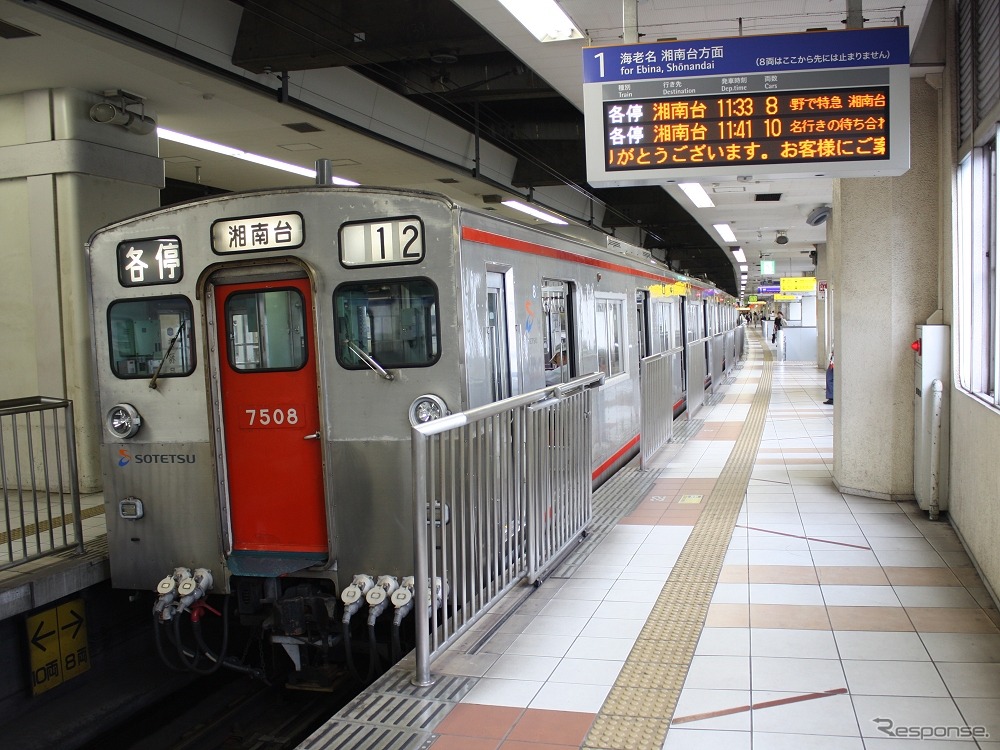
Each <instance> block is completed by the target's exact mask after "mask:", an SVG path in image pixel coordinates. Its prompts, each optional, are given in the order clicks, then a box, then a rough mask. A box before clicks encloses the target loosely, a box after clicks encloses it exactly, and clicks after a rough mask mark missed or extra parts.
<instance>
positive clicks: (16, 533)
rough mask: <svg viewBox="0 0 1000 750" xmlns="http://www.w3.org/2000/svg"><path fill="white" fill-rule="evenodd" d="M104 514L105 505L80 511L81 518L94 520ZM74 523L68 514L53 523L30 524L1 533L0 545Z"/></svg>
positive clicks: (44, 521)
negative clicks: (93, 518)
mask: <svg viewBox="0 0 1000 750" xmlns="http://www.w3.org/2000/svg"><path fill="white" fill-rule="evenodd" d="M102 513H104V506H103V505H98V506H95V507H93V508H83V509H82V510H81V511H80V518H82V519H83V518H92V517H93V516H99V515H101V514H102ZM72 523H73V514H72V513H66V514H65V515H62V516H56V517H55V518H53V519H52V520H51V521H49V520H48V519H45V520H42V521H40V522H39V523H38V524H37V525H36V524H34V523H29V524H28V525H27V526H25V527H24V528H23V529H19V528H15V529H11V530H10V532H6V531H0V544H6V543H7V542H8V541H18V540H20V539H21V538H23V537H25V536H28V537H31V536H34V535H35V534H38V533H45V532H46V531H48V530H49V529H57V528H59V527H60V526H66V525H69V524H72Z"/></svg>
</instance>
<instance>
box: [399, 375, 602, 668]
mask: <svg viewBox="0 0 1000 750" xmlns="http://www.w3.org/2000/svg"><path fill="white" fill-rule="evenodd" d="M603 379H604V376H603V374H601V373H595V374H592V375H587V376H584V377H581V378H577V379H575V380H572V381H570V382H569V383H566V384H564V385H558V386H553V387H550V388H545V389H542V390H539V391H533V392H532V393H527V394H524V395H522V396H515V397H514V398H509V399H505V400H504V401H499V402H497V403H494V404H489V405H487V406H482V407H479V408H477V409H471V410H469V411H466V412H462V413H461V414H453V415H450V416H447V417H443V418H441V419H438V420H435V421H433V422H428V423H426V424H423V425H419V426H417V427H414V428H413V430H412V455H413V502H414V527H413V528H414V531H413V538H414V558H415V559H414V592H413V597H414V612H415V617H416V622H417V623H418V626H417V628H416V676H415V678H414V682H415V683H416V684H419V685H429V684H430V682H431V679H430V664H431V661H432V660H433V659H434V658H435V657H436V656H437V655H439V654H440V653H441V652H442V651H443V650H444V649H445V648H447V646H448V645H449V644H450V643H452V642H453V641H454V639H455V638H456V637H457V636H459V635H460V634H461V633H463V632H465V630H467V629H468V628H469V627H470V626H471V625H472V624H473V623H474V622H475V621H476V620H477V619H479V617H480V616H481V615H482V614H483V613H484V612H485V611H486V610H487V609H488V608H489V607H490V605H491V604H493V603H494V602H495V601H496V600H497V599H499V598H500V597H501V596H502V595H503V594H504V593H506V592H507V591H508V590H509V589H510V588H511V587H513V586H514V585H515V584H516V583H518V582H519V581H521V580H522V579H525V578H527V579H528V580H529V581H531V582H535V581H536V580H537V579H538V578H539V577H540V576H541V575H542V574H543V572H544V571H545V570H546V569H547V567H548V566H549V565H550V564H551V563H552V562H553V561H554V560H556V559H558V557H559V556H560V555H561V553H562V552H563V551H564V550H565V549H567V548H568V547H569V546H570V545H571V544H574V543H576V541H577V539H578V538H579V534H580V532H581V531H582V530H583V529H584V528H585V527H586V525H587V524H588V523H589V521H590V517H591V465H590V464H591V460H590V457H591V433H592V430H591V421H590V415H591V409H592V404H591V401H592V397H593V391H592V387H593V386H595V385H599V384H600V383H601V382H603ZM419 623H426V626H420V625H419Z"/></svg>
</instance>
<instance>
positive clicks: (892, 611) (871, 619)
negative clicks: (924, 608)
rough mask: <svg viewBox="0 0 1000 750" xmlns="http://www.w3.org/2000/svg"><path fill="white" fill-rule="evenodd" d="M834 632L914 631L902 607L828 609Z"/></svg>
mask: <svg viewBox="0 0 1000 750" xmlns="http://www.w3.org/2000/svg"><path fill="white" fill-rule="evenodd" d="M827 613H828V614H829V615H830V623H831V624H832V625H833V629H834V630H880V631H907V630H913V629H914V628H913V624H912V623H911V622H910V618H909V617H908V616H907V614H906V610H905V609H903V608H902V607H827Z"/></svg>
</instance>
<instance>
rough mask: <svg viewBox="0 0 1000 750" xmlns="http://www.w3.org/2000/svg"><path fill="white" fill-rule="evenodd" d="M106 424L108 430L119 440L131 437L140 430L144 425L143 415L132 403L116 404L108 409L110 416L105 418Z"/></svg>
mask: <svg viewBox="0 0 1000 750" xmlns="http://www.w3.org/2000/svg"><path fill="white" fill-rule="evenodd" d="M104 425H105V426H106V427H107V428H108V432H110V433H111V434H112V435H114V436H115V437H116V438H118V439H119V440H123V439H125V438H130V437H132V436H133V435H135V433H137V432H138V431H139V428H140V427H141V426H142V417H140V416H139V412H138V411H136V408H135V407H134V406H132V404H115V405H114V406H112V407H111V408H110V409H108V416H107V418H106V419H105V420H104Z"/></svg>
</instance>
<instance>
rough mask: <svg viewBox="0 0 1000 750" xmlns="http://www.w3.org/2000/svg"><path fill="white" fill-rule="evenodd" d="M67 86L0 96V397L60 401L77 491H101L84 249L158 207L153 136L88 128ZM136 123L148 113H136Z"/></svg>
mask: <svg viewBox="0 0 1000 750" xmlns="http://www.w3.org/2000/svg"><path fill="white" fill-rule="evenodd" d="M100 101H103V97H101V96H100V95H96V94H91V93H87V92H83V91H77V90H73V89H54V90H38V91H28V92H24V93H21V94H13V95H9V96H4V97H0V226H2V227H3V228H4V241H3V242H0V268H2V269H3V272H2V273H0V319H2V320H3V325H2V326H0V351H2V352H3V362H4V364H5V367H4V373H3V375H4V376H3V378H0V399H8V398H20V397H31V396H51V397H54V398H68V399H71V400H72V401H73V409H74V413H75V415H76V428H77V452H78V461H79V468H80V487H81V489H82V490H83V491H84V492H88V491H93V490H95V489H98V488H99V487H100V468H99V466H98V464H97V443H98V439H99V437H100V430H101V422H102V420H101V418H100V415H98V414H96V413H95V412H96V399H95V384H94V376H93V368H94V361H93V354H92V351H93V349H92V347H91V331H92V326H91V322H90V313H89V305H88V302H87V299H88V295H87V286H86V263H85V254H84V246H85V244H86V242H87V240H88V238H89V237H90V234H91V233H92V232H93V231H94V230H95V229H97V228H99V227H101V226H103V225H105V224H109V223H111V222H113V221H115V220H118V219H121V218H124V217H126V216H129V215H132V214H135V213H139V212H141V211H145V210H148V209H151V208H156V207H157V206H159V191H160V189H161V188H162V187H163V183H164V179H163V174H164V173H163V162H162V161H161V160H160V159H159V158H158V157H157V151H158V143H157V138H156V133H155V132H153V133H151V134H148V135H137V134H135V133H131V132H129V131H127V130H125V129H124V128H122V127H119V126H117V125H102V124H98V123H95V122H93V121H91V119H90V117H89V112H90V107H91V106H92V105H94V104H96V103H98V102H100ZM147 114H149V112H148V111H147Z"/></svg>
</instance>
